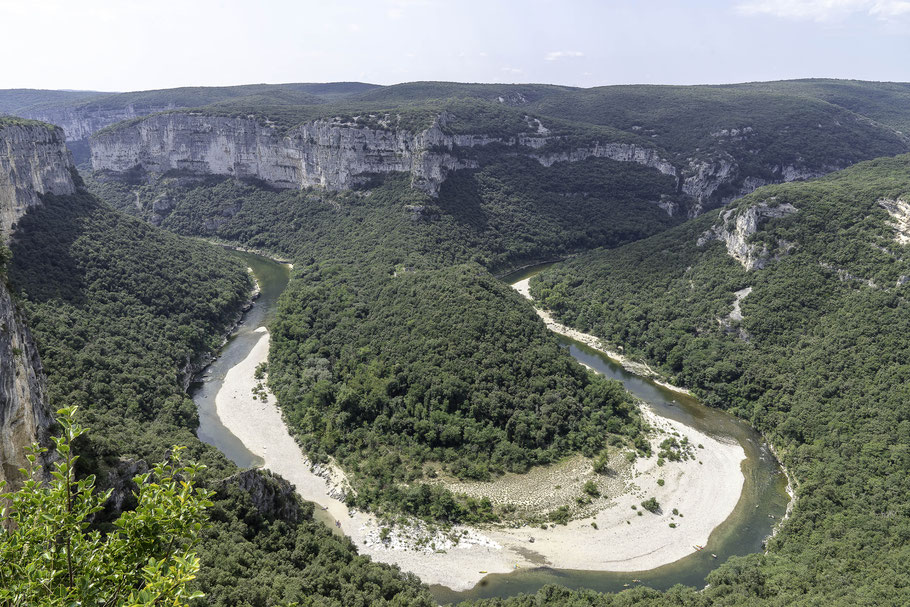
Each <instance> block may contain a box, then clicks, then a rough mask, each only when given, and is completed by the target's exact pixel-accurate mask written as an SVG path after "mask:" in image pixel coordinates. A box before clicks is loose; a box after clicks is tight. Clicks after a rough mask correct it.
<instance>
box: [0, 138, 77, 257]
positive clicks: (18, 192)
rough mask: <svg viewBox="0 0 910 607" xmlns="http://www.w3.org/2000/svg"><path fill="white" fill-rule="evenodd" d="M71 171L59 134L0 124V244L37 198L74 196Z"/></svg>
mask: <svg viewBox="0 0 910 607" xmlns="http://www.w3.org/2000/svg"><path fill="white" fill-rule="evenodd" d="M73 170H74V169H73V163H72V159H71V157H70V153H69V151H68V150H67V149H66V145H65V144H64V139H63V131H62V130H60V129H59V128H57V127H52V126H50V125H42V124H38V123H30V122H29V123H22V122H18V121H13V122H8V123H6V122H4V121H2V120H0V242H6V241H8V240H9V236H10V234H11V233H12V229H13V227H14V226H15V224H16V221H18V219H19V218H20V217H22V215H24V214H25V212H26V211H27V210H28V209H29V208H30V207H33V206H35V205H38V204H40V202H41V198H40V195H41V194H58V195H63V194H72V193H74V192H75V191H76V186H75V183H74V182H73Z"/></svg>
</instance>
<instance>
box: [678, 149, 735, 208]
mask: <svg viewBox="0 0 910 607" xmlns="http://www.w3.org/2000/svg"><path fill="white" fill-rule="evenodd" d="M737 172H738V171H737V166H736V162H735V161H734V160H733V157H732V156H730V155H729V154H727V153H726V152H723V153H721V154H720V155H719V156H717V157H716V158H712V159H708V160H704V159H703V160H695V159H692V158H690V159H689V165H688V167H687V168H686V170H685V171H684V176H683V177H682V191H683V193H684V194H687V195H689V196H691V197H692V198H694V199H695V201H696V202H695V204H694V205H693V206H692V207H691V208H690V209H689V216H690V217H695V216H696V215H700V214H701V212H702V211H703V210H704V204H705V203H706V202H707V201H708V199H709V198H711V196H712V195H713V194H714V192H716V191H717V189H718V188H719V187H720V186H722V185H724V184H725V183H728V182H730V181H733V180H734V179H735V178H736V176H737Z"/></svg>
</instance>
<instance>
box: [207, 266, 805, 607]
mask: <svg viewBox="0 0 910 607" xmlns="http://www.w3.org/2000/svg"><path fill="white" fill-rule="evenodd" d="M234 254H235V255H237V256H239V257H240V258H241V259H243V260H244V261H245V262H246V263H247V265H249V266H250V267H251V268H252V269H253V272H254V274H255V275H256V277H257V280H258V281H259V284H260V287H261V289H262V293H261V295H260V298H259V299H258V300H257V302H256V304H255V305H254V306H253V308H252V309H251V310H250V311H249V312H248V313H247V314H246V316H245V317H244V321H243V324H242V325H241V326H240V327H239V329H238V331H237V332H236V333H235V335H234V336H233V337H232V338H231V339H230V340H229V341H228V343H227V344H226V345H225V346H224V348H222V351H221V352H220V353H219V356H218V359H217V360H215V361H214V362H213V363H212V365H210V366H209V367H208V368H207V369H206V371H205V372H204V373H203V377H202V378H201V381H200V382H198V383H196V384H194V389H193V393H192V396H193V399H194V400H195V402H196V403H197V406H198V408H199V417H200V426H199V430H198V436H199V438H200V439H201V440H203V441H204V442H206V443H208V444H211V445H214V446H215V447H217V448H218V449H220V450H221V451H222V452H223V453H224V454H225V455H226V456H227V457H228V458H229V459H231V460H232V461H233V462H234V463H236V464H237V465H238V466H240V467H252V466H259V465H262V459H261V458H259V457H257V456H255V455H254V454H253V453H251V452H250V451H249V450H247V449H246V447H245V446H244V445H243V443H242V442H241V441H240V440H239V439H237V437H236V436H234V435H233V434H231V432H230V431H228V430H227V428H225V427H224V425H223V424H222V423H221V422H220V420H219V419H218V416H217V414H216V409H215V396H216V395H217V394H218V391H219V390H220V388H221V384H222V382H223V380H224V378H225V376H226V374H227V372H228V371H229V370H230V369H231V368H233V367H234V366H236V365H237V364H238V363H240V361H243V360H244V359H245V358H246V357H247V355H248V354H249V353H250V351H251V350H252V348H253V346H254V345H255V344H256V342H257V340H258V337H259V335H258V334H256V333H255V330H256V329H257V328H259V327H263V326H265V325H266V324H267V323H268V322H269V321H270V319H271V318H272V316H273V314H274V311H275V308H276V303H277V300H278V297H279V295H280V294H281V293H282V292H283V291H284V289H285V287H286V286H287V283H288V278H289V271H288V266H287V265H284V264H279V263H276V262H273V261H271V260H269V259H266V258H264V257H261V256H259V255H255V254H252V253H242V252H234ZM542 269H543V268H542V267H535V268H529V269H526V270H523V271H522V272H520V273H517V274H513V275H510V276H508V277H505V278H504V280H505V281H506V282H508V283H509V284H512V283H514V282H517V281H519V280H522V279H524V278H527V277H529V276H531V275H533V274H535V273H537V272H539V271H541V270H542ZM560 340H561V341H562V343H563V346H564V347H565V348H567V349H568V350H569V353H570V354H571V355H572V356H573V357H574V358H575V359H576V360H578V361H579V362H581V363H583V364H585V365H587V366H588V367H590V368H592V369H593V370H594V371H596V372H597V373H600V374H602V375H605V376H606V377H608V378H611V379H616V380H618V381H620V382H622V383H623V385H624V386H625V388H626V389H627V390H628V391H629V392H631V393H632V394H633V395H635V396H636V397H638V398H640V399H642V400H643V401H645V402H647V403H648V404H649V405H650V406H651V407H652V409H653V410H654V411H655V412H656V413H657V414H658V415H660V416H662V417H665V418H669V419H673V420H676V421H679V422H682V423H684V424H686V425H689V426H692V427H694V428H695V429H697V430H700V431H702V432H705V433H707V434H709V435H711V436H713V437H716V438H718V439H719V440H725V441H730V440H735V441H736V442H738V443H739V444H740V445H741V446H742V448H743V450H744V451H745V454H746V459H745V461H744V462H743V464H742V471H743V474H744V476H745V482H744V485H743V490H742V494H741V496H740V499H739V502H738V503H737V505H736V508H735V510H734V511H733V513H732V514H731V515H730V517H729V518H727V520H726V521H725V522H724V523H722V524H721V525H720V526H719V527H717V528H716V529H715V531H714V532H713V533H712V534H711V536H710V538H709V540H708V543H707V545H706V546H705V548H704V549H703V550H701V551H699V552H695V553H693V554H691V555H690V556H687V557H685V558H683V559H680V560H678V561H676V562H674V563H671V564H669V565H665V566H663V567H659V568H657V569H652V570H649V571H643V572H634V573H629V572H623V573H611V572H596V571H573V570H556V569H547V568H541V569H531V570H522V571H518V572H514V573H508V574H491V575H488V576H486V577H485V578H484V579H483V580H481V582H480V583H479V584H478V585H477V586H476V587H474V588H473V589H471V590H467V591H464V592H454V591H452V590H451V589H449V588H446V587H443V586H433V587H431V591H432V592H433V594H434V596H435V597H436V599H437V600H438V601H439V602H441V603H448V602H455V601H460V600H465V599H476V598H486V597H502V596H511V595H514V594H518V593H521V592H535V591H536V590H538V589H539V588H540V587H542V586H543V585H545V584H550V583H555V584H561V585H563V586H568V587H570V588H590V589H593V590H599V591H605V592H615V591H619V590H623V589H624V588H626V587H628V586H629V585H630V584H633V582H632V580H633V579H635V580H640V582H636V583H641V584H644V585H647V586H650V587H652V588H657V589H666V588H669V587H670V586H673V585H674V584H685V585H690V586H697V587H700V586H702V585H704V580H705V577H706V576H707V574H708V573H709V572H710V571H711V570H713V569H714V568H715V567H717V566H718V565H719V564H720V563H722V562H723V561H724V560H726V559H727V558H728V557H730V556H733V555H743V554H749V553H753V552H759V551H761V550H762V549H763V541H764V539H765V538H766V537H767V536H768V535H769V534H770V533H771V532H772V530H773V527H774V525H775V524H777V523H778V522H779V521H780V519H781V517H782V516H783V515H784V513H785V511H786V507H787V503H788V501H789V497H788V495H787V493H786V478H785V476H784V474H783V473H782V471H781V469H780V467H779V465H778V464H777V461H776V460H775V458H774V457H773V456H772V454H771V453H770V451H769V450H768V447H767V445H766V444H765V442H764V440H763V439H762V437H761V436H760V435H759V434H758V433H756V432H755V431H754V430H753V429H752V428H751V427H750V426H749V425H748V424H746V423H745V422H743V421H741V420H739V419H737V418H735V417H733V416H732V415H729V414H727V413H725V412H723V411H720V410H717V409H711V408H708V407H706V406H704V405H702V404H701V403H700V402H698V400H697V399H695V398H693V397H690V396H686V395H683V394H681V393H679V392H675V391H672V390H669V389H667V388H664V387H662V386H660V385H658V384H656V383H655V382H653V381H651V380H649V379H645V378H642V377H640V376H638V375H635V374H632V373H629V372H628V371H626V370H624V369H623V368H622V366H620V365H619V364H617V363H616V362H614V361H612V360H611V359H609V358H608V357H606V356H605V355H603V354H601V353H600V352H598V351H596V350H593V349H591V348H589V347H587V346H585V345H584V344H581V343H579V342H575V341H573V340H570V339H568V338H564V337H561V336H560ZM316 513H317V515H318V516H319V518H320V519H322V520H324V522H326V523H329V524H331V519H330V518H328V517H327V515H326V514H325V513H324V512H323V511H321V510H320V509H318V508H317V510H316ZM332 528H333V531H337V529H335V528H334V525H332ZM712 554H715V555H717V556H716V558H714V557H713V556H712Z"/></svg>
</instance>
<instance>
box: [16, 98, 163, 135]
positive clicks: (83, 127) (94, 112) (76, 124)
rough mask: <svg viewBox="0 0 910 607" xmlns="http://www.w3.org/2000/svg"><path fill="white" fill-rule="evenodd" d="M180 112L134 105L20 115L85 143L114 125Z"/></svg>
mask: <svg viewBox="0 0 910 607" xmlns="http://www.w3.org/2000/svg"><path fill="white" fill-rule="evenodd" d="M176 108H177V106H175V105H174V104H169V105H154V106H144V105H143V106H136V105H132V104H130V105H127V106H125V107H118V108H109V109H106V108H102V107H78V106H77V107H55V108H49V109H34V110H27V111H24V112H20V114H21V116H22V117H23V118H30V119H32V120H40V121H41V122H47V123H49V124H56V125H57V126H59V127H60V128H62V129H63V132H64V134H65V136H66V140H67V141H83V140H87V139H88V138H89V137H91V135H92V133H95V132H96V131H100V130H101V129H103V128H104V127H106V126H109V125H111V124H115V123H117V122H122V121H124V120H131V119H133V118H138V117H140V116H148V115H149V114H154V113H156V112H165V111H167V110H173V109H176Z"/></svg>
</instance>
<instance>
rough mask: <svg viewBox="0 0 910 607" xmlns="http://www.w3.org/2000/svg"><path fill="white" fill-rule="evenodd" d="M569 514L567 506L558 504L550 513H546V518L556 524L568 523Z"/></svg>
mask: <svg viewBox="0 0 910 607" xmlns="http://www.w3.org/2000/svg"><path fill="white" fill-rule="evenodd" d="M570 516H571V513H570V512H569V507H568V506H560V507H559V508H557V509H556V510H553V511H552V512H550V514H548V515H547V519H548V520H550V521H552V522H554V523H556V524H557V525H568V524H569V517H570Z"/></svg>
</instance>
